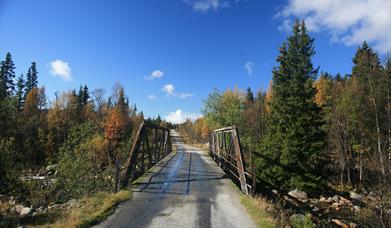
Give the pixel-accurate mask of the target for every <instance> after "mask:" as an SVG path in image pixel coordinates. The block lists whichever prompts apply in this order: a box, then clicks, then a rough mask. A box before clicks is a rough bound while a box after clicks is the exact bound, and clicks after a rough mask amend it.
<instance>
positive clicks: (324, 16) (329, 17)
mask: <svg viewBox="0 0 391 228" xmlns="http://www.w3.org/2000/svg"><path fill="white" fill-rule="evenodd" d="M390 9H391V1H390V0H289V2H288V4H287V5H286V6H285V7H284V8H283V10H282V11H280V12H279V13H278V14H277V16H278V17H285V18H290V17H291V16H293V17H299V18H303V19H304V20H305V22H306V24H307V27H308V30H310V31H312V32H320V31H328V32H329V33H330V35H331V40H332V41H333V42H341V43H344V44H345V45H348V46H352V45H359V44H361V43H362V42H363V41H364V40H366V41H368V42H369V43H370V44H372V45H373V48H374V49H375V50H376V51H378V52H379V53H381V54H386V53H388V52H390V51H391V13H390ZM286 20H287V19H286ZM286 20H284V22H283V24H282V25H281V26H280V28H279V29H284V28H286V27H287V25H289V23H291V22H290V21H289V20H288V21H286Z"/></svg>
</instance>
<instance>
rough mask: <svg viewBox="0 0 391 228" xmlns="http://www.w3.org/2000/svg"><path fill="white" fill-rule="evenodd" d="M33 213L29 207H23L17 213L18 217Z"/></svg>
mask: <svg viewBox="0 0 391 228" xmlns="http://www.w3.org/2000/svg"><path fill="white" fill-rule="evenodd" d="M32 211H33V209H32V208H31V207H23V208H22V210H21V211H20V212H19V215H21V216H23V215H28V214H30V213H31V212H32Z"/></svg>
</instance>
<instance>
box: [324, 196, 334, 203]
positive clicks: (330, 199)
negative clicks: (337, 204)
mask: <svg viewBox="0 0 391 228" xmlns="http://www.w3.org/2000/svg"><path fill="white" fill-rule="evenodd" d="M333 202H334V200H333V198H331V197H329V198H327V199H326V200H325V201H324V203H333Z"/></svg>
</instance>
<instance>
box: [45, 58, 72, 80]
mask: <svg viewBox="0 0 391 228" xmlns="http://www.w3.org/2000/svg"><path fill="white" fill-rule="evenodd" d="M50 74H51V75H53V76H54V77H59V78H61V79H62V80H64V81H65V82H71V81H72V80H73V78H72V70H71V67H70V66H69V64H68V63H67V62H65V61H62V60H60V59H56V60H54V61H52V62H51V63H50Z"/></svg>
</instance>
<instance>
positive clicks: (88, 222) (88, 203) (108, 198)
mask: <svg viewBox="0 0 391 228" xmlns="http://www.w3.org/2000/svg"><path fill="white" fill-rule="evenodd" d="M131 197H132V192H131V191H129V190H122V191H119V192H117V193H106V192H100V193H97V194H96V195H94V196H92V197H86V198H83V199H81V200H80V207H76V208H72V209H71V210H70V211H69V212H68V213H66V214H65V215H64V216H63V217H62V218H60V219H59V220H57V221H56V222H54V223H52V224H47V225H43V226H41V227H90V226H93V225H96V224H98V223H99V222H101V221H103V220H104V219H106V218H107V217H108V216H110V215H111V214H112V213H114V211H115V207H116V206H117V205H118V204H119V203H121V202H123V201H126V200H128V199H130V198H131Z"/></svg>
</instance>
